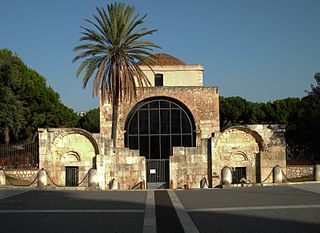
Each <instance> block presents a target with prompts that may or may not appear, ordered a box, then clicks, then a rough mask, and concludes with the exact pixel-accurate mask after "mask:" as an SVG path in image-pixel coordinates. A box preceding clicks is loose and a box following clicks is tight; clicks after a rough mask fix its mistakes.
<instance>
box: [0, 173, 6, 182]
mask: <svg viewBox="0 0 320 233" xmlns="http://www.w3.org/2000/svg"><path fill="white" fill-rule="evenodd" d="M4 185H6V174H4V171H3V170H0V186H4Z"/></svg>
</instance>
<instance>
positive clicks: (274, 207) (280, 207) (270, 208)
mask: <svg viewBox="0 0 320 233" xmlns="http://www.w3.org/2000/svg"><path fill="white" fill-rule="evenodd" d="M308 208H320V205H277V206H247V207H224V208H201V209H189V210H188V212H224V211H243V210H282V209H283V210H284V209H308Z"/></svg>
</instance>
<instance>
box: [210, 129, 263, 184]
mask: <svg viewBox="0 0 320 233" xmlns="http://www.w3.org/2000/svg"><path fill="white" fill-rule="evenodd" d="M215 136H216V137H215V138H213V140H212V145H213V146H212V171H213V172H215V173H216V174H218V175H221V170H222V169H223V168H224V167H225V166H227V167H230V168H232V169H233V168H236V167H246V175H247V181H248V182H253V183H254V182H256V181H257V168H256V163H257V157H258V156H259V152H260V151H261V150H262V148H260V147H261V146H259V144H258V143H257V136H258V135H255V133H254V132H251V131H250V130H249V129H248V128H246V127H231V128H228V129H226V130H225V131H224V132H222V133H221V134H217V135H215ZM219 183H220V180H218V179H214V180H213V185H218V184H219Z"/></svg>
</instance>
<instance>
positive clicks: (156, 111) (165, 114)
mask: <svg viewBox="0 0 320 233" xmlns="http://www.w3.org/2000/svg"><path fill="white" fill-rule="evenodd" d="M195 145H196V135H195V123H194V119H193V117H192V114H191V113H190V111H189V110H188V109H187V108H186V107H185V106H184V105H183V104H182V103H180V102H179V101H177V100H174V99H171V98H165V97H157V98H149V99H146V100H143V101H141V102H140V103H138V104H137V105H136V106H135V107H134V108H133V110H132V111H131V113H130V114H129V116H128V118H127V121H126V125H125V147H127V148H130V149H138V150H139V153H140V156H145V157H146V159H147V169H146V170H147V182H148V185H149V188H150V187H151V186H152V185H155V186H159V185H161V184H164V185H165V186H166V187H168V184H169V156H171V155H172V148H173V147H175V146H184V147H191V146H195Z"/></svg>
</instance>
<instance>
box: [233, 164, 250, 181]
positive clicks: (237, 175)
mask: <svg viewBox="0 0 320 233" xmlns="http://www.w3.org/2000/svg"><path fill="white" fill-rule="evenodd" d="M232 179H233V181H232V183H234V184H240V183H242V182H245V180H246V179H247V172H246V167H236V168H234V170H233V177H232Z"/></svg>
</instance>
